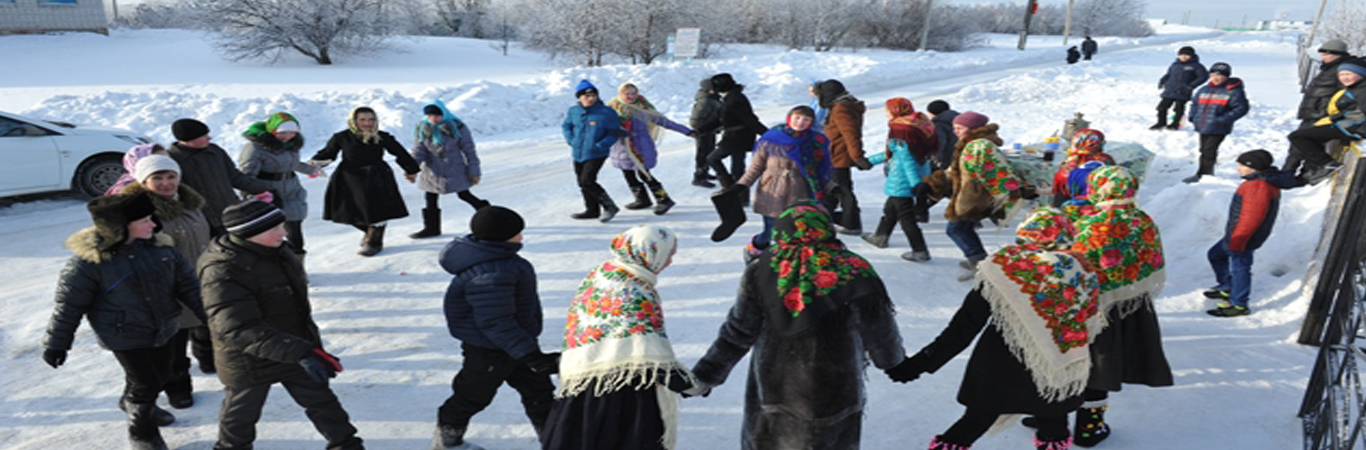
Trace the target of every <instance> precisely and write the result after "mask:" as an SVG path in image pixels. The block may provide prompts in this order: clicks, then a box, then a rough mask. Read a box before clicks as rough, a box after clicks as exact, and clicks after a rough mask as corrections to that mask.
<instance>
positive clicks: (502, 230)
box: [470, 206, 526, 242]
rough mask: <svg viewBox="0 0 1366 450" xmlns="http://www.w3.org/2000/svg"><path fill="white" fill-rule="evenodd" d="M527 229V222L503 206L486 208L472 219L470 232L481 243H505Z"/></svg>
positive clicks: (477, 212) (476, 212) (481, 209)
mask: <svg viewBox="0 0 1366 450" xmlns="http://www.w3.org/2000/svg"><path fill="white" fill-rule="evenodd" d="M523 228H526V222H524V221H523V220H522V216H521V215H518V214H517V212H516V211H513V210H511V209H507V208H504V207H502V206H486V207H483V208H479V210H478V211H475V213H474V217H471V218H470V232H471V233H473V234H474V237H475V238H477V239H479V240H481V241H489V242H504V241H507V240H508V239H512V238H513V237H514V236H517V235H518V234H520V233H521V232H522V229H523Z"/></svg>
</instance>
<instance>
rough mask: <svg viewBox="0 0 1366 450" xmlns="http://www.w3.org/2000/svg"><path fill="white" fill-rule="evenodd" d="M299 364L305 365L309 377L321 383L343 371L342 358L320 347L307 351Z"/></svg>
mask: <svg viewBox="0 0 1366 450" xmlns="http://www.w3.org/2000/svg"><path fill="white" fill-rule="evenodd" d="M299 365H300V366H303V368H304V372H306V373H308V377H309V378H312V379H313V381H317V382H319V383H323V382H326V381H327V379H328V378H336V377H337V373H338V372H341V371H342V365H341V360H340V359H338V358H337V357H336V356H332V354H331V353H327V352H325V351H323V349H320V348H315V349H313V351H311V352H308V353H305V354H304V357H303V359H300V360H299Z"/></svg>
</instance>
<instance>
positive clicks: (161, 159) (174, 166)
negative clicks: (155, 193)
mask: <svg viewBox="0 0 1366 450" xmlns="http://www.w3.org/2000/svg"><path fill="white" fill-rule="evenodd" d="M168 170H169V171H171V172H175V174H176V175H177V176H178V175H180V164H178V163H176V162H175V160H174V159H171V157H170V156H166V155H147V156H146V157H143V158H142V159H139V160H138V163H137V165H134V166H133V179H134V180H137V182H138V183H142V184H147V183H144V182H145V181H147V177H150V176H152V174H154V173H157V172H165V171H168Z"/></svg>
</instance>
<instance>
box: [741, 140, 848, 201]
mask: <svg viewBox="0 0 1366 450" xmlns="http://www.w3.org/2000/svg"><path fill="white" fill-rule="evenodd" d="M756 182H757V184H756ZM738 183H739V184H743V185H746V186H751V187H753V188H754V199H753V200H754V201H753V203H754V212H756V213H759V214H760V215H762V216H764V217H772V218H777V217H778V216H779V215H782V213H783V211H784V210H786V209H787V207H789V206H792V204H793V203H796V202H797V201H798V200H803V199H806V198H809V197H808V196H807V195H806V181H805V180H804V179H803V178H802V174H801V169H800V168H799V167H797V162H796V161H793V160H792V159H791V158H788V157H787V147H784V146H782V145H778V144H777V143H774V142H773V141H769V140H762V139H761V140H760V141H759V143H758V144H756V145H755V147H754V159H753V160H751V161H750V163H749V169H748V170H745V175H744V176H742V177H740V180H739V181H738ZM830 186H831V184H826V186H825V191H826V192H830Z"/></svg>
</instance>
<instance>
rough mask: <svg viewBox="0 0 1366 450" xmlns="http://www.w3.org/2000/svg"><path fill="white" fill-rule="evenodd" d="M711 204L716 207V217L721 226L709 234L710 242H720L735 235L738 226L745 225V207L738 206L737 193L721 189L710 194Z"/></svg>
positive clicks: (738, 197) (738, 198)
mask: <svg viewBox="0 0 1366 450" xmlns="http://www.w3.org/2000/svg"><path fill="white" fill-rule="evenodd" d="M711 204H712V206H714V207H716V215H717V216H719V217H720V218H721V224H720V225H717V226H716V230H714V231H712V232H711V241H712V242H721V241H724V240H726V239H727V238H729V237H730V235H732V234H735V230H737V229H739V228H740V225H744V224H745V219H746V217H745V207H744V206H742V205H741V204H740V196H739V192H738V191H736V190H729V191H728V190H726V189H722V190H719V191H716V192H715V193H712V194H711Z"/></svg>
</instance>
